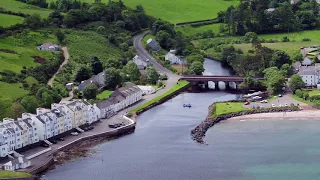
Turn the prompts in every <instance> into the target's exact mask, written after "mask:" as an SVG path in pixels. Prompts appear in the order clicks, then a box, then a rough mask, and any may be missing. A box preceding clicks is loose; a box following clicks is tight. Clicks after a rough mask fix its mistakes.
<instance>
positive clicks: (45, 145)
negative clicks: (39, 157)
mask: <svg viewBox="0 0 320 180" xmlns="http://www.w3.org/2000/svg"><path fill="white" fill-rule="evenodd" d="M40 146H42V147H49V145H48V144H47V143H45V142H43V143H41V144H40Z"/></svg>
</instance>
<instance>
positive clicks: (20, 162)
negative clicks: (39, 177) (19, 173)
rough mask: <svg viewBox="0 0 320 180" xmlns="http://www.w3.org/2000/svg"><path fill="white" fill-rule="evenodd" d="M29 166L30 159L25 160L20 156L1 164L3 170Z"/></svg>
mask: <svg viewBox="0 0 320 180" xmlns="http://www.w3.org/2000/svg"><path fill="white" fill-rule="evenodd" d="M29 166H31V162H30V160H27V159H26V158H24V157H23V156H22V157H18V158H15V159H11V160H10V161H9V162H7V163H5V164H4V165H3V168H4V170H7V171H15V170H18V169H24V168H27V167H29Z"/></svg>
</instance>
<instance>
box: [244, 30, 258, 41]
mask: <svg viewBox="0 0 320 180" xmlns="http://www.w3.org/2000/svg"><path fill="white" fill-rule="evenodd" d="M243 40H244V42H246V43H252V44H256V43H259V39H258V35H257V33H255V32H247V33H246V34H245V35H244V36H243Z"/></svg>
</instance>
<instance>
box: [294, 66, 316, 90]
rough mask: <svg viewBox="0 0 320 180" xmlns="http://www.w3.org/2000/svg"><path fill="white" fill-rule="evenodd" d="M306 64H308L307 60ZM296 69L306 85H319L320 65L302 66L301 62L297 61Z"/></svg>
mask: <svg viewBox="0 0 320 180" xmlns="http://www.w3.org/2000/svg"><path fill="white" fill-rule="evenodd" d="M305 64H308V63H307V62H305ZM294 66H295V69H296V71H297V72H298V74H299V75H300V76H301V78H302V80H303V82H304V83H305V85H306V86H317V84H319V82H320V81H319V80H320V65H319V64H316V65H312V66H301V64H300V65H299V63H295V65H294Z"/></svg>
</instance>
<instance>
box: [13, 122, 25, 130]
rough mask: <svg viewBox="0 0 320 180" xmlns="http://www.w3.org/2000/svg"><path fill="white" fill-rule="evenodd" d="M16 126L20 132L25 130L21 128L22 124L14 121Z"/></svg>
mask: <svg viewBox="0 0 320 180" xmlns="http://www.w3.org/2000/svg"><path fill="white" fill-rule="evenodd" d="M14 124H15V125H17V126H18V128H19V129H20V130H23V128H22V127H21V126H20V124H19V123H18V122H17V121H14Z"/></svg>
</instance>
